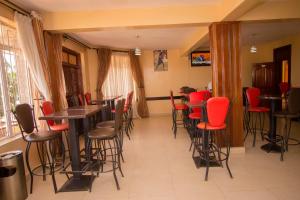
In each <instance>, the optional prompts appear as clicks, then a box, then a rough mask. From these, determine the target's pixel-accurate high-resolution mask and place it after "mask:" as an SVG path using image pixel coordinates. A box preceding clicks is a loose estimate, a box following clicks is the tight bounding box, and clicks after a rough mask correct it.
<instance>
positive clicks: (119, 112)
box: [115, 99, 125, 131]
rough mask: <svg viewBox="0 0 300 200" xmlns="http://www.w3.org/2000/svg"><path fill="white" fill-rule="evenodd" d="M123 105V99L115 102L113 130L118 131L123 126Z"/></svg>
mask: <svg viewBox="0 0 300 200" xmlns="http://www.w3.org/2000/svg"><path fill="white" fill-rule="evenodd" d="M124 105H125V99H121V100H118V101H117V105H116V115H115V130H116V131H119V130H121V128H122V125H123V110H124Z"/></svg>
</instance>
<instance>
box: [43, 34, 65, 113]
mask: <svg viewBox="0 0 300 200" xmlns="http://www.w3.org/2000/svg"><path fill="white" fill-rule="evenodd" d="M44 37H45V45H46V52H47V57H48V66H49V74H50V81H51V92H52V101H53V105H54V108H55V110H56V111H61V110H63V109H66V108H67V106H68V104H67V100H66V88H65V78H64V73H63V67H62V34H52V33H50V32H45V34H44Z"/></svg>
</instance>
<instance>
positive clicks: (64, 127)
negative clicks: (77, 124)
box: [50, 123, 69, 131]
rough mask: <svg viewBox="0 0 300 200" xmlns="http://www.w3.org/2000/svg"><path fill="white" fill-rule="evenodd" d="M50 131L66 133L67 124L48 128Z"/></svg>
mask: <svg viewBox="0 0 300 200" xmlns="http://www.w3.org/2000/svg"><path fill="white" fill-rule="evenodd" d="M50 129H51V131H66V130H68V129H69V124H68V123H62V124H55V125H52V126H50Z"/></svg>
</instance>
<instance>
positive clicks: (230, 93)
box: [209, 22, 244, 147]
mask: <svg viewBox="0 0 300 200" xmlns="http://www.w3.org/2000/svg"><path fill="white" fill-rule="evenodd" d="M209 36H210V51H211V59H212V76H213V77H212V83H213V94H214V96H226V97H228V98H229V99H230V101H231V110H230V115H229V124H228V128H227V131H229V133H230V135H231V144H232V146H234V147H241V146H244V142H243V136H244V133H243V121H242V120H243V105H242V87H241V84H242V81H241V65H240V23H239V22H218V23H213V24H211V25H210V27H209Z"/></svg>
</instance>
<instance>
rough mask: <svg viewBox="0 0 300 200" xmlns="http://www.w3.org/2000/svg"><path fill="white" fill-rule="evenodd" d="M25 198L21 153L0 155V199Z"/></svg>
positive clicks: (18, 199) (22, 199)
mask: <svg viewBox="0 0 300 200" xmlns="http://www.w3.org/2000/svg"><path fill="white" fill-rule="evenodd" d="M27 196H28V194H27V186H26V178H25V170H24V162H23V153H22V151H10V152H6V153H2V154H0V199H1V200H24V199H26V198H27Z"/></svg>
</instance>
